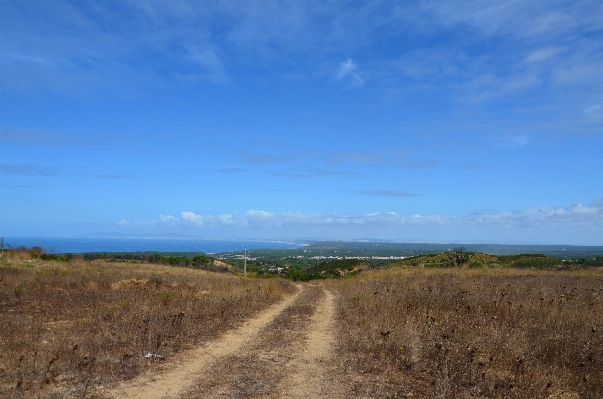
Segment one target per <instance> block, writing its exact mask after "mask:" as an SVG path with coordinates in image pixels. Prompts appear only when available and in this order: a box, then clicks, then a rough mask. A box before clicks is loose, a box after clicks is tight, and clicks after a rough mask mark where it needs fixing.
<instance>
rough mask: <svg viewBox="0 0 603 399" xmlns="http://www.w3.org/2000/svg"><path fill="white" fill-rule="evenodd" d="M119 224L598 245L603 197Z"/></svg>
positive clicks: (244, 233) (231, 232) (217, 232)
mask: <svg viewBox="0 0 603 399" xmlns="http://www.w3.org/2000/svg"><path fill="white" fill-rule="evenodd" d="M117 225H119V226H121V227H129V228H135V227H138V228H147V229H148V228H155V229H158V230H162V229H163V230H166V229H167V230H169V231H174V230H177V231H189V232H190V231H193V232H195V233H196V234H205V235H211V236H214V237H218V236H232V237H262V238H269V237H281V238H285V237H289V238H295V237H298V238H300V237H314V238H382V239H433V240H489V241H499V242H501V241H506V242H510V241H514V242H519V241H524V242H535V243H537V242H540V243H561V244H587V245H596V244H600V242H601V240H603V201H592V202H591V203H590V204H588V205H584V204H582V203H578V204H574V205H572V206H568V207H552V206H539V207H533V208H527V209H522V210H514V211H503V212H491V213H481V212H475V213H472V214H469V215H464V216H446V215H441V214H431V215H425V216H424V215H420V214H413V215H409V216H404V215H400V214H398V213H395V212H372V213H367V214H337V213H331V214H320V213H306V212H281V213H276V212H269V211H263V210H249V211H247V212H244V213H239V212H232V213H225V214H218V215H201V214H196V213H195V212H191V211H184V212H181V214H180V218H175V217H173V216H170V215H167V216H163V215H161V216H160V217H159V219H158V220H155V221H147V222H135V223H130V222H127V221H125V220H122V221H119V222H117Z"/></svg>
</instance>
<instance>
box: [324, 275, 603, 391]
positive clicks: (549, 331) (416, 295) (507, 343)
mask: <svg viewBox="0 0 603 399" xmlns="http://www.w3.org/2000/svg"><path fill="white" fill-rule="evenodd" d="M329 285H330V287H331V289H333V290H334V291H335V292H339V293H340V295H339V296H338V297H339V302H338V312H337V313H338V322H339V344H338V345H339V346H338V356H339V358H340V359H341V367H342V369H344V370H346V371H348V372H352V374H354V375H356V376H361V377H358V380H357V382H356V383H355V387H354V389H355V392H354V393H355V394H356V395H357V396H372V397H392V398H393V397H404V395H406V394H408V393H413V392H414V395H415V396H417V395H418V397H434V398H471V397H475V398H478V397H479V398H484V397H486V398H549V397H551V398H561V397H568V398H569V397H580V398H602V397H603V336H602V335H601V334H603V273H602V271H601V270H596V269H592V270H587V271H579V272H550V271H525V270H524V271H520V270H504V269H503V270H483V269H482V270H476V269H467V270H458V269H456V270H452V269H447V270H434V269H405V270H400V269H398V270H395V271H387V272H383V271H380V272H369V273H366V274H364V275H363V276H362V277H359V278H356V279H347V280H341V281H332V282H329Z"/></svg>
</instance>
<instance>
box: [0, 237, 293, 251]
mask: <svg viewBox="0 0 603 399" xmlns="http://www.w3.org/2000/svg"><path fill="white" fill-rule="evenodd" d="M9 246H10V247H13V248H17V247H21V246H24V247H33V246H39V247H42V248H44V249H45V250H47V251H48V252H50V253H57V254H63V253H74V254H75V253H84V252H151V251H152V252H203V253H206V254H211V253H218V252H230V251H243V250H244V249H245V248H247V250H253V249H291V248H299V247H301V246H302V245H301V244H292V243H287V242H278V241H252V240H209V239H198V238H96V237H94V238H81V237H77V238H71V237H12V238H10V237H8V238H5V239H4V248H7V247H9Z"/></svg>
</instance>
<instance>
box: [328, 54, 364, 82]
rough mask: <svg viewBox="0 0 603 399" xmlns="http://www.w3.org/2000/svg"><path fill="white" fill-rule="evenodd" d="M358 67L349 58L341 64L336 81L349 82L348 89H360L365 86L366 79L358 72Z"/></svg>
mask: <svg viewBox="0 0 603 399" xmlns="http://www.w3.org/2000/svg"><path fill="white" fill-rule="evenodd" d="M357 70H358V65H356V64H355V63H354V61H352V59H351V58H348V59H347V60H346V61H344V62H342V63H341V64H339V69H338V70H337V73H336V74H335V80H338V81H346V82H348V86H347V87H346V88H347V89H355V88H359V87H361V86H362V85H363V84H364V79H363V78H362V77H361V76H360V74H359V73H358V72H357Z"/></svg>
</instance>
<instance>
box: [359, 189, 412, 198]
mask: <svg viewBox="0 0 603 399" xmlns="http://www.w3.org/2000/svg"><path fill="white" fill-rule="evenodd" d="M352 192H353V193H354V194H360V195H366V196H369V197H394V198H411V197H419V196H421V194H413V193H407V192H406V191H396V190H363V191H361V190H354V191H352Z"/></svg>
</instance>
